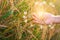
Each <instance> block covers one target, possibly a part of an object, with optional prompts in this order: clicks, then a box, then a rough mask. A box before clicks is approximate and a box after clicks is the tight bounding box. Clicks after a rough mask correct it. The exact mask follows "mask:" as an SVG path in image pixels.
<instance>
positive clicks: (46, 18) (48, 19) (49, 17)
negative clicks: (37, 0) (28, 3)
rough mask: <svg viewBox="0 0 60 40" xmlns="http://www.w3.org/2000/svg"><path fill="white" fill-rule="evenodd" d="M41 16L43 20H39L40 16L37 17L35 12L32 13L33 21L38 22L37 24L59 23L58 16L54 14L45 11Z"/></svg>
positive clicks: (59, 17) (59, 18)
mask: <svg viewBox="0 0 60 40" xmlns="http://www.w3.org/2000/svg"><path fill="white" fill-rule="evenodd" d="M42 16H43V20H41V18H39V17H38V15H37V14H33V22H34V23H39V24H58V23H60V16H54V15H53V14H50V13H45V14H43V15H42Z"/></svg>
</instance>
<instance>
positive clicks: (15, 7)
mask: <svg viewBox="0 0 60 40" xmlns="http://www.w3.org/2000/svg"><path fill="white" fill-rule="evenodd" d="M42 4H44V5H42ZM39 5H40V6H39ZM40 10H44V11H46V12H49V13H52V14H54V15H60V0H0V40H60V24H52V25H46V24H44V25H40V24H37V23H34V22H33V19H32V15H33V13H34V12H35V13H36V11H40ZM36 14H37V13H36ZM42 17H43V16H42Z"/></svg>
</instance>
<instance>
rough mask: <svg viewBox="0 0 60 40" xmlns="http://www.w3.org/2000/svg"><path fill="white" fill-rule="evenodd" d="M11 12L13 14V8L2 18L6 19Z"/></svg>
mask: <svg viewBox="0 0 60 40" xmlns="http://www.w3.org/2000/svg"><path fill="white" fill-rule="evenodd" d="M11 14H13V11H12V10H9V11H8V12H7V13H6V14H5V15H3V16H2V17H1V18H2V19H6V18H7V17H9V16H10V15H11Z"/></svg>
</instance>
